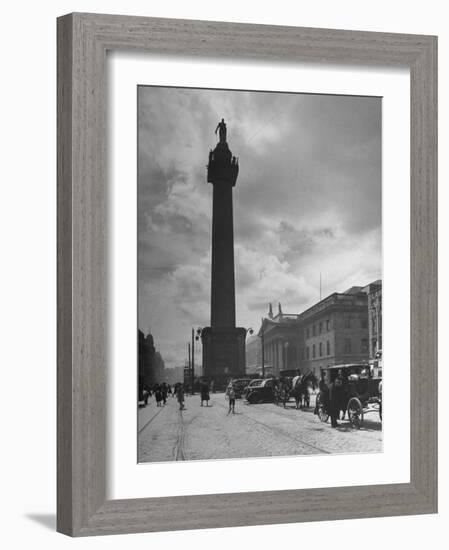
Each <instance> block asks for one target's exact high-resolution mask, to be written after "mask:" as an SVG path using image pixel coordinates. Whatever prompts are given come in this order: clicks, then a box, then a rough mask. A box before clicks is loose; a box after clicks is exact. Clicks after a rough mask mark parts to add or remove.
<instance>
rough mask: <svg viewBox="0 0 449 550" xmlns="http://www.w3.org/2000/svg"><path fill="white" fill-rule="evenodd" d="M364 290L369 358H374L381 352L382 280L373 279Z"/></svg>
mask: <svg viewBox="0 0 449 550" xmlns="http://www.w3.org/2000/svg"><path fill="white" fill-rule="evenodd" d="M364 290H365V292H366V293H367V295H368V330H369V342H370V348H369V358H370V359H375V358H376V355H378V354H379V353H382V281H375V282H374V283H371V284H370V285H367V286H366V287H365V289H364Z"/></svg>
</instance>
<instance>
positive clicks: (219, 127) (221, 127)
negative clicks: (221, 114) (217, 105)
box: [215, 118, 226, 143]
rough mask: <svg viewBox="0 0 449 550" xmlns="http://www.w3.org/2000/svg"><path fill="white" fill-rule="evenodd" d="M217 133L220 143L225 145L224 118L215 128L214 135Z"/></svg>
mask: <svg viewBox="0 0 449 550" xmlns="http://www.w3.org/2000/svg"><path fill="white" fill-rule="evenodd" d="M217 131H218V137H219V140H220V143H226V124H225V121H224V118H222V119H221V122H219V123H218V124H217V127H216V128H215V134H216V133H217Z"/></svg>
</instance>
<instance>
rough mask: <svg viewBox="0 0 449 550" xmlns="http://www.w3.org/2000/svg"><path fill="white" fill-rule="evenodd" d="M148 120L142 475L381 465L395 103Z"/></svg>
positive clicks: (339, 101)
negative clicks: (166, 465) (253, 461)
mask: <svg viewBox="0 0 449 550" xmlns="http://www.w3.org/2000/svg"><path fill="white" fill-rule="evenodd" d="M137 106H138V109H137V112H138V116H137V121H136V123H137V138H138V158H137V166H138V181H137V186H138V192H137V197H138V200H137V211H138V228H137V231H138V234H137V242H138V266H137V268H138V270H137V272H138V329H139V330H138V335H137V336H138V366H137V369H138V387H137V415H138V423H137V425H138V438H137V443H138V449H137V460H138V462H140V463H144V462H167V461H190V460H216V459H238V458H258V457H272V456H278V457H281V456H303V455H323V454H345V453H346V454H353V453H379V452H382V448H383V447H382V421H383V420H382V158H381V152H382V98H381V97H374V96H349V95H323V94H310V93H308V94H304V93H286V92H276V91H248V90H222V89H198V88H177V87H164V86H138V88H137ZM387 421H388V418H387Z"/></svg>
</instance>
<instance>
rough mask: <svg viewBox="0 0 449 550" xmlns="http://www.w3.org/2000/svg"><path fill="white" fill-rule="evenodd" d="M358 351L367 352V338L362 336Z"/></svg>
mask: <svg viewBox="0 0 449 550" xmlns="http://www.w3.org/2000/svg"><path fill="white" fill-rule="evenodd" d="M360 351H361V352H362V353H368V338H362V340H361V342H360Z"/></svg>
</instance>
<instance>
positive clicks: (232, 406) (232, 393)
mask: <svg viewBox="0 0 449 550" xmlns="http://www.w3.org/2000/svg"><path fill="white" fill-rule="evenodd" d="M226 396H227V398H228V399H229V409H228V414H230V413H231V412H232V414H235V388H234V384H233V382H232V381H231V382H229V385H228V387H227V388H226Z"/></svg>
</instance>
